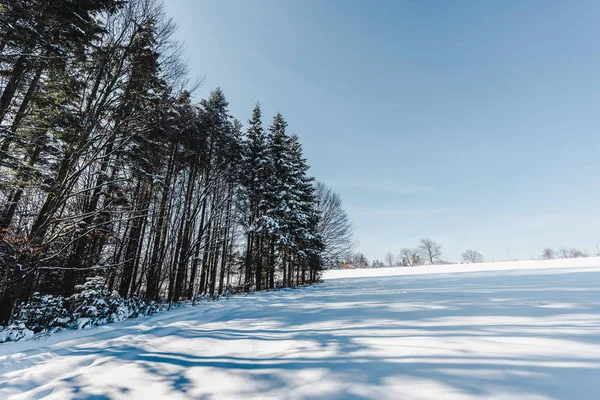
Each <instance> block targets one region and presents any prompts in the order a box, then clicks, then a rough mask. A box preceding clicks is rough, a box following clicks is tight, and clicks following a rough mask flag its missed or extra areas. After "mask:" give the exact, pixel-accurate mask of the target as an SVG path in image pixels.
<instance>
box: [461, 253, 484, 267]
mask: <svg viewBox="0 0 600 400" xmlns="http://www.w3.org/2000/svg"><path fill="white" fill-rule="evenodd" d="M462 259H463V262H466V263H473V264H475V263H480V262H483V256H482V255H481V253H480V252H478V251H476V250H467V251H465V252H464V253H463V254H462Z"/></svg>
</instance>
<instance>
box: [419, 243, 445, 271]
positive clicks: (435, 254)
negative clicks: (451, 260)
mask: <svg viewBox="0 0 600 400" xmlns="http://www.w3.org/2000/svg"><path fill="white" fill-rule="evenodd" d="M419 249H420V250H421V253H422V254H423V256H424V257H425V259H426V260H427V261H429V263H430V264H431V265H434V264H435V263H436V262H438V261H440V258H441V257H442V245H440V244H439V243H437V242H434V241H433V240H431V239H427V238H424V239H421V244H420V245H419Z"/></svg>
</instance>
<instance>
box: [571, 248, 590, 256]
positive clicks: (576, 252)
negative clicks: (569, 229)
mask: <svg viewBox="0 0 600 400" xmlns="http://www.w3.org/2000/svg"><path fill="white" fill-rule="evenodd" d="M568 252H569V258H582V257H589V256H588V254H587V253H585V252H583V251H581V250H578V249H576V248H574V247H572V248H570V249H569V250H568Z"/></svg>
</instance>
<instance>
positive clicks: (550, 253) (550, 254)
mask: <svg viewBox="0 0 600 400" xmlns="http://www.w3.org/2000/svg"><path fill="white" fill-rule="evenodd" d="M554 258H556V253H555V251H554V250H552V249H551V248H550V247H546V248H545V249H544V251H542V260H552V259H554Z"/></svg>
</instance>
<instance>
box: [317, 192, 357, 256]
mask: <svg viewBox="0 0 600 400" xmlns="http://www.w3.org/2000/svg"><path fill="white" fill-rule="evenodd" d="M316 198H317V207H318V209H319V211H320V218H319V225H318V227H317V229H318V233H319V234H320V236H321V237H322V238H323V246H324V250H323V253H322V259H323V265H324V266H325V267H331V266H333V265H337V264H339V263H340V262H341V260H343V259H348V258H349V257H350V256H351V255H352V251H353V249H354V247H355V246H356V243H355V241H354V228H353V227H352V222H351V221H350V218H349V217H348V214H346V210H344V207H343V206H342V199H341V198H340V196H339V195H338V194H337V193H335V192H334V191H333V190H332V189H331V188H330V187H329V186H327V185H325V184H324V183H323V182H317V183H316Z"/></svg>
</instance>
